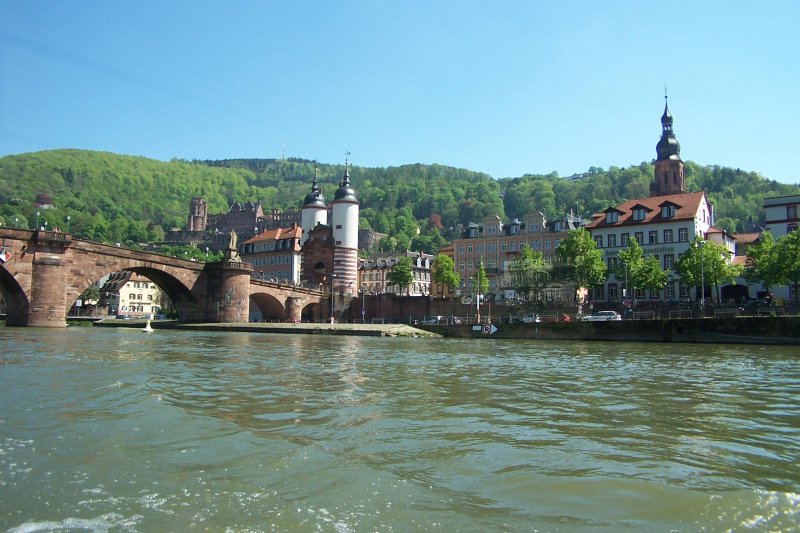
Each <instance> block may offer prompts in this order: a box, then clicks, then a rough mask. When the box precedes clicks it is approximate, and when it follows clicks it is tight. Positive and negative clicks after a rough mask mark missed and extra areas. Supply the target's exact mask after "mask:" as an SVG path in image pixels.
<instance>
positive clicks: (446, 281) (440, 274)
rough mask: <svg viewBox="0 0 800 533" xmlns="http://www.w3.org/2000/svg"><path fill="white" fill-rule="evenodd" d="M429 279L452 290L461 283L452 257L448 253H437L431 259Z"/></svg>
mask: <svg viewBox="0 0 800 533" xmlns="http://www.w3.org/2000/svg"><path fill="white" fill-rule="evenodd" d="M432 270H433V272H432V274H431V281H433V282H434V283H439V284H441V285H446V286H447V287H449V288H450V290H451V291H452V290H453V289H455V288H456V287H458V284H459V283H461V276H459V275H458V273H457V272H456V270H455V265H454V264H453V259H452V258H451V257H450V256H449V255H445V254H438V255H437V256H436V258H435V259H434V260H433V269H432Z"/></svg>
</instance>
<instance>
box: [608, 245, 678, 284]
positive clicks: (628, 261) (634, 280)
mask: <svg viewBox="0 0 800 533" xmlns="http://www.w3.org/2000/svg"><path fill="white" fill-rule="evenodd" d="M619 260H620V263H619V264H618V265H617V269H616V272H615V273H616V275H617V277H618V278H621V279H625V286H626V288H630V289H647V290H649V291H650V292H651V293H652V292H656V291H660V290H661V289H662V288H663V287H664V285H665V284H666V283H667V273H666V271H665V270H664V269H662V268H661V265H659V263H658V259H656V258H655V257H653V256H649V257H644V253H643V252H642V247H641V246H639V242H638V241H637V240H636V239H630V240H629V241H628V246H627V247H626V248H625V249H623V250H621V251H620V252H619ZM623 276H624V278H623Z"/></svg>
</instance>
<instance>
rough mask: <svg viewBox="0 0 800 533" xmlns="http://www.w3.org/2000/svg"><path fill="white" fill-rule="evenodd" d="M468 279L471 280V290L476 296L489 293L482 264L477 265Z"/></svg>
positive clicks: (487, 280)
mask: <svg viewBox="0 0 800 533" xmlns="http://www.w3.org/2000/svg"><path fill="white" fill-rule="evenodd" d="M470 279H471V280H472V288H473V290H474V291H476V294H478V296H480V295H482V294H486V293H487V292H489V278H488V276H487V275H486V269H485V268H483V263H478V267H477V269H476V270H475V273H474V274H473V275H472V278H470ZM479 301H480V298H479Z"/></svg>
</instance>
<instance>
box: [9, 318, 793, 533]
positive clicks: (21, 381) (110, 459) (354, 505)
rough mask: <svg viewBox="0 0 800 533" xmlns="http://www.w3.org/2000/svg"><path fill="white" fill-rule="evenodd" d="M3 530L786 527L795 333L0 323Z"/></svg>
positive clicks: (789, 502)
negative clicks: (777, 341) (546, 339)
mask: <svg viewBox="0 0 800 533" xmlns="http://www.w3.org/2000/svg"><path fill="white" fill-rule="evenodd" d="M0 353H1V355H0V402H1V406H2V407H0V528H2V529H3V530H6V531H14V532H20V531H52V530H62V531H84V530H96V531H225V530H226V529H227V530H230V531H332V532H337V533H342V532H361V531H413V530H418V531H423V530H441V531H579V532H583V531H608V532H611V531H626V530H627V531H789V530H793V529H797V528H798V524H800V466H798V464H800V348H786V347H780V348H778V347H758V346H695V345H685V346H684V345H663V344H652V345H650V344H611V343H593V344H589V343H555V342H551V343H542V342H531V341H483V340H482V341H474V340H430V339H395V338H391V339H380V338H356V337H337V336H324V335H323V336H320V335H315V336H304V335H297V336H282V335H269V334H246V333H230V334H224V333H186V332H165V331H156V332H155V333H152V334H144V333H142V332H140V331H138V330H107V329H98V328H95V329H91V328H74V329H73V328H70V329H67V330H66V331H64V330H62V331H52V330H38V329H28V328H19V329H15V328H5V329H0Z"/></svg>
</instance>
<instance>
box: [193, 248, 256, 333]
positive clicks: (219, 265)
mask: <svg viewBox="0 0 800 533" xmlns="http://www.w3.org/2000/svg"><path fill="white" fill-rule="evenodd" d="M252 272H253V267H252V266H250V264H249V263H243V262H241V261H236V260H231V259H226V260H223V261H218V262H216V263H207V264H206V267H205V274H206V276H208V283H207V289H206V294H207V296H206V320H208V321H209V322H247V321H248V317H249V315H250V274H251V273H252Z"/></svg>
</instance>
